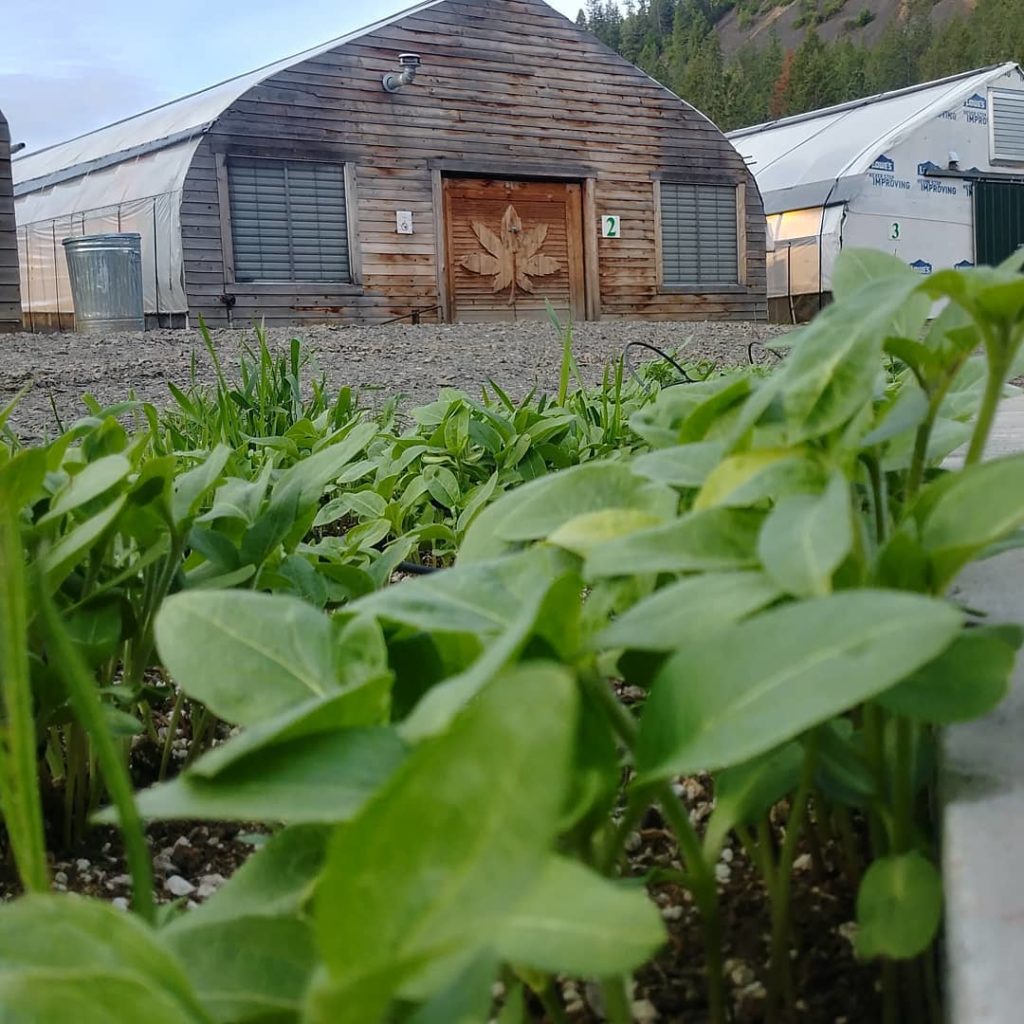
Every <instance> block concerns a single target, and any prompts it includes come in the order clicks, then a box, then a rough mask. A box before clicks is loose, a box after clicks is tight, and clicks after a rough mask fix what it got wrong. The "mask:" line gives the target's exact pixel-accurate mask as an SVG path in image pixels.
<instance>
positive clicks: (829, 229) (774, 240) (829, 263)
mask: <svg viewBox="0 0 1024 1024" xmlns="http://www.w3.org/2000/svg"><path fill="white" fill-rule="evenodd" d="M843 213H844V207H842V206H829V207H827V208H825V209H824V210H822V209H817V210H813V209H809V210H794V211H791V212H790V213H780V214H776V215H774V216H772V217H769V218H768V255H767V262H768V266H767V271H768V298H770V299H775V298H779V297H781V296H785V295H818V294H820V293H822V292H828V291H831V290H832V267H833V265H834V264H835V260H836V256H837V255H838V254H839V250H840V248H841V247H842V225H843Z"/></svg>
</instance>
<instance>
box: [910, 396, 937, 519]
mask: <svg viewBox="0 0 1024 1024" xmlns="http://www.w3.org/2000/svg"><path fill="white" fill-rule="evenodd" d="M931 435H932V415H931V412H929V414H928V419H926V420H925V421H924V423H922V424H921V425H920V426H919V427H918V428H917V432H916V433H915V434H914V454H913V457H912V458H911V460H910V472H909V473H908V475H907V492H906V498H905V499H904V504H905V505H909V504H910V502H911V501H913V499H914V498H915V497H916V495H917V492H918V491H919V490H920V489H921V481H922V480H923V479H924V467H925V462H926V461H927V458H928V441H929V440H930V438H931Z"/></svg>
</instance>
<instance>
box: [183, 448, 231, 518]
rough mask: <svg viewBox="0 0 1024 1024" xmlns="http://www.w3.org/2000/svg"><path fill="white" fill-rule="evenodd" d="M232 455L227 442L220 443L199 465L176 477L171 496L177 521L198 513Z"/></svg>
mask: <svg viewBox="0 0 1024 1024" xmlns="http://www.w3.org/2000/svg"><path fill="white" fill-rule="evenodd" d="M230 457H231V449H230V448H229V447H228V446H227V445H226V444H219V445H217V447H216V448H214V449H213V451H212V452H210V454H209V455H208V456H207V457H206V459H205V460H204V461H203V462H201V463H200V464H199V465H198V466H196V467H195V468H194V469H190V470H189V471H188V472H187V473H182V474H181V476H179V477H176V478H175V481H174V495H173V497H172V498H171V513H172V515H173V516H174V521H175V523H178V524H180V523H182V522H184V521H185V520H186V519H189V518H191V517H192V516H194V515H195V514H196V512H197V511H198V510H199V505H200V503H201V502H202V500H203V498H204V497H205V496H206V494H207V492H208V491H209V490H210V488H211V487H213V485H214V484H215V483H216V482H217V481H218V480H219V479H220V476H221V473H223V472H224V467H225V466H226V465H227V463H228V459H229V458H230Z"/></svg>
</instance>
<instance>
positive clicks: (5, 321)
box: [0, 110, 21, 331]
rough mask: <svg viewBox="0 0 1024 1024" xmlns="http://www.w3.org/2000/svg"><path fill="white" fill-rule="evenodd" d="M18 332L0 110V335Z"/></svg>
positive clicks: (7, 147)
mask: <svg viewBox="0 0 1024 1024" xmlns="http://www.w3.org/2000/svg"><path fill="white" fill-rule="evenodd" d="M20 330H21V297H20V294H19V288H18V240H17V235H16V234H15V230H14V188H13V184H12V180H11V133H10V130H9V129H8V127H7V121H6V120H5V119H4V114H3V111H2V110H0V331H20Z"/></svg>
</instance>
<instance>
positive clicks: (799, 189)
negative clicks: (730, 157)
mask: <svg viewBox="0 0 1024 1024" xmlns="http://www.w3.org/2000/svg"><path fill="white" fill-rule="evenodd" d="M729 139H730V141H731V142H732V143H733V145H734V146H736V148H737V150H739V152H740V154H741V155H742V156H743V158H744V159H745V160H746V162H747V165H748V166H749V167H750V169H751V170H752V171H753V173H754V176H755V178H756V179H757V183H758V186H759V188H760V190H761V194H762V196H763V198H764V206H765V213H766V215H767V218H768V249H769V251H768V257H767V259H768V299H769V308H770V312H771V315H772V318H773V319H775V320H783V321H796V320H803V319H807V318H809V316H811V315H813V313H814V312H815V311H816V310H817V309H818V308H820V306H821V305H822V304H824V303H825V302H826V301H828V298H829V293H830V291H831V274H832V267H833V264H834V262H835V258H836V255H837V254H838V252H839V250H840V249H841V248H843V246H849V247H861V248H872V249H883V250H886V251H888V252H892V253H894V254H896V255H897V256H899V257H901V258H902V259H904V260H906V262H907V263H908V264H909V265H910V266H911V267H913V268H914V269H915V270H917V271H919V272H920V273H922V274H929V273H931V272H932V271H933V270H938V269H940V268H945V267H962V266H968V265H972V264H975V263H994V262H998V261H999V260H1001V259H1002V258H1004V257H1005V256H1007V255H1009V254H1010V253H1011V252H1013V251H1014V250H1015V249H1016V248H1018V247H1019V246H1020V245H1022V244H1024V72H1022V70H1021V67H1020V66H1019V65H1017V64H1013V63H1008V64H999V65H996V66H994V67H989V68H983V69H981V70H978V71H972V72H969V73H967V74H962V75H956V76H954V77H951V78H945V79H942V80H940V81H937V82H926V83H924V84H923V85H918V86H913V87H911V88H908V89H900V90H898V91H895V92H889V93H883V94H882V95H880V96H873V97H870V98H868V99H864V100H857V101H854V102H851V103H844V104H841V105H839V106H835V107H829V108H826V109H823V110H815V111H811V112H809V113H807V114H800V115H798V116H795V117H788V118H784V119H783V120H779V121H773V122H771V123H768V124H763V125H757V126H755V127H753V128H745V129H742V130H741V131H736V132H732V133H731V134H730V135H729Z"/></svg>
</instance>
